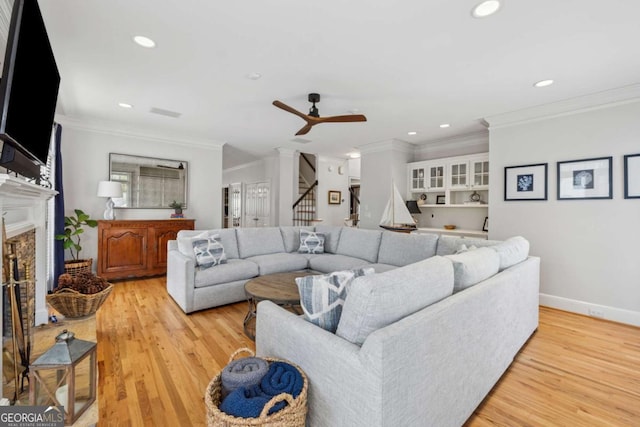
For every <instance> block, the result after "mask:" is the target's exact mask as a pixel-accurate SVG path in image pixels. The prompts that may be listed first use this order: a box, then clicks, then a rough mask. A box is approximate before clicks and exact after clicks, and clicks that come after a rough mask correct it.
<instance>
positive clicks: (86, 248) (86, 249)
mask: <svg viewBox="0 0 640 427" xmlns="http://www.w3.org/2000/svg"><path fill="white" fill-rule="evenodd" d="M62 126H63V130H62V145H61V147H62V162H63V179H64V200H65V211H66V214H67V215H70V214H72V213H73V210H74V209H76V208H78V209H82V210H83V211H85V212H86V213H88V214H89V215H91V217H92V218H94V219H102V216H103V212H104V208H105V202H106V200H105V199H103V198H100V197H97V196H96V194H97V193H96V192H97V189H98V181H102V180H107V179H109V153H121V154H132V155H138V156H148V157H159V158H166V159H176V160H185V161H187V162H189V177H188V184H187V185H188V191H189V194H188V200H187V206H188V208H187V209H185V210H184V213H185V217H187V218H192V219H195V220H196V228H198V229H206V228H217V227H220V224H221V223H222V220H221V216H222V207H221V206H222V190H221V188H222V147H221V146H220V145H211V147H210V148H209V147H204V146H203V147H199V146H195V145H187V144H180V142H179V141H176V142H172V143H167V142H165V141H160V140H157V139H150V138H148V139H147V138H143V137H139V136H128V135H126V134H124V133H115V132H107V131H104V130H92V129H88V128H83V127H82V126H78V125H77V124H71V125H69V124H65V122H64V121H62ZM115 212H116V218H117V219H165V218H169V217H170V215H171V213H172V212H173V209H169V208H167V209H116V210H115ZM97 245H98V243H97V229H88V230H86V231H85V234H84V235H83V237H82V248H83V249H82V254H81V256H82V257H83V258H89V257H92V258H94V259H95V258H97ZM67 256H68V254H67Z"/></svg>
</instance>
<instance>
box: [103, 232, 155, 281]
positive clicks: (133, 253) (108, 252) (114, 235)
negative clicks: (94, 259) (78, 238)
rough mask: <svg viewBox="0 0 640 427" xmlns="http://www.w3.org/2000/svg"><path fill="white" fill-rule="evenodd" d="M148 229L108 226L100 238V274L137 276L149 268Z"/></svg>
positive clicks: (106, 275)
mask: <svg viewBox="0 0 640 427" xmlns="http://www.w3.org/2000/svg"><path fill="white" fill-rule="evenodd" d="M147 237H148V236H147V229H146V228H133V227H132V228H107V229H104V230H102V236H101V238H100V245H101V248H100V249H101V251H100V253H101V256H100V274H104V275H105V277H128V276H136V275H138V274H139V273H140V272H144V270H146V269H147Z"/></svg>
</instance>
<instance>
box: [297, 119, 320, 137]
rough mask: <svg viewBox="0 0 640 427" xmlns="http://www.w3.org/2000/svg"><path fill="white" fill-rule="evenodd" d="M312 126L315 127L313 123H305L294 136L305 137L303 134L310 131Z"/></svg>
mask: <svg viewBox="0 0 640 427" xmlns="http://www.w3.org/2000/svg"><path fill="white" fill-rule="evenodd" d="M313 125H315V123H310V122H307V124H306V125H305V126H304V127H303V128H302V129H300V130H299V131H298V132H296V135H305V134H307V133H309V131H310V130H311V127H312V126H313Z"/></svg>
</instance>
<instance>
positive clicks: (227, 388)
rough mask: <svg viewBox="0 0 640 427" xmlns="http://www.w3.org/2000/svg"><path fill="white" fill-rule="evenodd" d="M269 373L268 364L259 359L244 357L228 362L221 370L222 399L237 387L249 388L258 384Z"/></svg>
mask: <svg viewBox="0 0 640 427" xmlns="http://www.w3.org/2000/svg"><path fill="white" fill-rule="evenodd" d="M268 371H269V364H268V363H267V361H266V360H264V359H261V358H259V357H244V358H242V359H238V360H234V361H233V362H230V363H229V364H228V365H227V366H225V367H224V369H223V370H222V374H221V375H220V380H221V383H222V398H223V399H224V398H225V397H227V395H228V394H229V393H231V392H232V391H234V390H235V389H237V388H239V387H245V388H250V387H252V386H254V385H258V384H260V381H261V380H262V378H263V377H264V376H265V375H266V374H267V372H268Z"/></svg>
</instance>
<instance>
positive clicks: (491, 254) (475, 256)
mask: <svg viewBox="0 0 640 427" xmlns="http://www.w3.org/2000/svg"><path fill="white" fill-rule="evenodd" d="M445 258H448V259H450V260H451V262H452V263H453V273H454V285H453V293H454V294H455V293H456V292H459V291H461V290H463V289H466V288H469V287H471V286H473V285H475V284H477V283H480V282H482V281H483V280H485V279H488V278H489V277H491V276H493V275H494V274H496V273H497V272H498V268H499V267H500V257H499V256H498V254H497V252H496V251H494V250H493V249H491V248H479V249H476V250H473V251H467V252H463V253H461V254H457V255H446V256H445Z"/></svg>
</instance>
